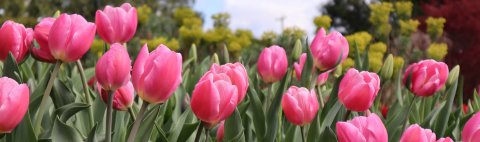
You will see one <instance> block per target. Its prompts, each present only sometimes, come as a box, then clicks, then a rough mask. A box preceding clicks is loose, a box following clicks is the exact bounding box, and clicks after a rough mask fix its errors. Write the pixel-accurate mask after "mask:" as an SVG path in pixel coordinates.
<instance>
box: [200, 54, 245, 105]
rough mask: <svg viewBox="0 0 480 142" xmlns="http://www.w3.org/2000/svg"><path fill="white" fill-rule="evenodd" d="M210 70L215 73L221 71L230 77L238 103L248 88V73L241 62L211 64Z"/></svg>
mask: <svg viewBox="0 0 480 142" xmlns="http://www.w3.org/2000/svg"><path fill="white" fill-rule="evenodd" d="M210 71H211V72H213V73H215V74H220V73H223V74H226V75H227V76H228V77H230V80H231V81H232V84H233V85H235V86H237V91H238V101H239V103H240V102H241V101H242V100H243V98H245V94H246V93H247V89H248V74H247V70H245V67H244V66H243V65H242V64H240V63H238V62H237V63H233V64H232V63H227V64H224V65H219V64H212V66H211V67H210ZM204 77H205V76H204ZM200 80H202V79H200Z"/></svg>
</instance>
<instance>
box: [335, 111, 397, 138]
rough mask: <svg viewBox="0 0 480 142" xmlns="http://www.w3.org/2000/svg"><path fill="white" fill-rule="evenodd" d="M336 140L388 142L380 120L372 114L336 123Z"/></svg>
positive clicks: (385, 130)
mask: <svg viewBox="0 0 480 142" xmlns="http://www.w3.org/2000/svg"><path fill="white" fill-rule="evenodd" d="M337 138H338V141H339V142H388V133H387V129H386V128H385V126H384V125H383V122H382V120H381V119H380V118H379V117H378V116H377V115H376V114H375V113H372V114H370V115H369V116H368V117H365V116H357V117H355V118H353V119H352V120H350V121H347V122H337Z"/></svg>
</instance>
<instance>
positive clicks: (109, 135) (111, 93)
mask: <svg viewBox="0 0 480 142" xmlns="http://www.w3.org/2000/svg"><path fill="white" fill-rule="evenodd" d="M114 94H115V90H110V91H109V92H108V104H107V118H106V119H107V120H106V122H107V129H105V141H106V142H112V110H113V109H112V105H113V96H114Z"/></svg>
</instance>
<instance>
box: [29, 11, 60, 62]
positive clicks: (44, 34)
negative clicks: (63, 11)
mask: <svg viewBox="0 0 480 142" xmlns="http://www.w3.org/2000/svg"><path fill="white" fill-rule="evenodd" d="M53 23H55V18H50V17H47V18H43V19H42V20H41V21H40V23H38V24H37V25H35V29H34V35H33V36H34V37H35V40H36V41H37V43H38V45H39V46H40V48H32V56H33V57H34V58H35V59H37V60H40V61H42V62H49V63H55V62H56V61H57V60H56V59H55V58H54V57H53V56H52V54H51V52H50V47H49V46H48V35H49V33H50V29H51V28H52V25H53Z"/></svg>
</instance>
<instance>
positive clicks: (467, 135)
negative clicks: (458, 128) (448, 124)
mask: <svg viewBox="0 0 480 142" xmlns="http://www.w3.org/2000/svg"><path fill="white" fill-rule="evenodd" d="M462 140H463V142H478V140H480V113H476V114H474V115H473V116H472V117H471V118H470V119H469V120H468V121H467V123H465V126H464V127H463V131H462Z"/></svg>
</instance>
